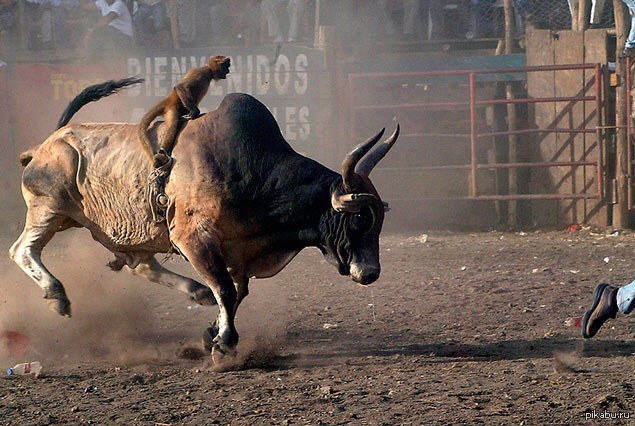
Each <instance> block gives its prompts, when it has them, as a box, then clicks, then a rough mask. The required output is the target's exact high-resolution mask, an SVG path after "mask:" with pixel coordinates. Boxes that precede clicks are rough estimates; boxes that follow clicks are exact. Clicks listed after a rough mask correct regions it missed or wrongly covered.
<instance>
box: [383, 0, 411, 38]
mask: <svg viewBox="0 0 635 426" xmlns="http://www.w3.org/2000/svg"><path fill="white" fill-rule="evenodd" d="M392 3H393V1H392V0H377V7H378V8H379V17H380V20H381V22H380V24H381V25H383V26H384V30H385V32H386V35H387V36H388V37H394V36H395V32H396V31H395V22H394V19H393V14H392ZM401 3H402V4H401V9H402V12H403V25H401V32H402V34H403V38H404V39H415V38H416V32H415V31H416V27H417V25H420V24H421V7H420V6H421V4H420V1H419V0H403V1H402V2H401Z"/></svg>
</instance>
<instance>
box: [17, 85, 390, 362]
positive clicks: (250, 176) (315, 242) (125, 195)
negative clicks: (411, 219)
mask: <svg viewBox="0 0 635 426" xmlns="http://www.w3.org/2000/svg"><path fill="white" fill-rule="evenodd" d="M102 86H103V83H102V84H97V85H94V86H91V87H90V88H88V89H86V90H85V91H84V92H82V93H80V94H79V95H78V96H77V97H76V98H75V99H74V100H73V101H72V102H71V104H69V107H68V108H67V111H65V113H64V115H63V116H62V118H61V119H60V123H59V125H58V130H56V131H55V132H54V133H53V134H51V135H50V136H49V137H48V138H47V139H46V140H45V141H44V142H43V143H42V144H40V145H38V146H37V147H35V148H33V149H32V150H30V151H27V152H26V153H23V154H22V157H21V162H22V163H23V165H25V168H24V171H23V174H22V193H23V196H24V200H25V202H26V205H27V213H26V220H25V225H24V230H23V231H22V233H21V235H20V236H19V237H18V239H17V240H16V241H15V243H14V244H13V245H12V246H11V248H10V250H9V255H10V257H11V258H12V259H13V260H14V261H15V263H16V264H17V265H18V266H19V267H20V268H21V269H22V270H23V271H24V272H25V273H26V274H27V275H28V276H29V277H30V278H31V279H32V280H33V281H35V282H36V283H37V284H38V285H39V286H40V287H41V288H42V290H43V293H44V299H46V300H47V302H48V306H49V308H50V309H52V310H53V311H55V312H57V313H58V314H60V315H63V316H64V315H65V316H68V317H70V316H71V303H70V301H69V299H68V297H67V295H66V292H65V290H64V286H63V285H62V283H61V282H60V281H59V280H58V279H57V278H55V276H53V275H52V274H51V273H50V272H49V271H48V270H47V268H46V267H45V266H44V264H43V263H42V261H41V252H42V250H43V248H44V247H45V245H46V244H47V243H48V242H49V241H50V240H51V238H52V237H53V236H54V235H55V234H56V233H57V232H60V231H63V230H66V229H69V228H72V227H80V228H81V227H83V228H86V229H88V231H89V232H90V233H91V235H92V237H93V239H95V240H96V241H97V242H99V243H100V244H102V245H103V246H104V247H105V248H106V249H108V250H109V251H110V252H112V253H113V254H114V257H115V259H114V260H113V261H111V262H110V263H109V266H110V267H111V268H112V269H113V270H121V269H122V268H123V267H124V266H125V267H126V268H127V269H129V270H130V271H131V272H132V273H133V274H134V275H138V276H142V277H145V278H146V279H148V280H150V281H152V282H155V283H158V284H162V285H165V286H168V287H171V288H175V289H177V290H180V291H182V292H184V293H186V294H187V295H188V296H189V297H190V298H191V299H192V300H194V301H195V302H196V303H199V304H201V305H216V304H217V305H218V315H217V317H216V320H215V322H213V325H212V326H211V327H209V328H208V329H207V330H206V331H205V333H204V342H205V343H204V346H205V349H206V350H207V351H208V352H211V356H212V360H213V361H215V362H218V361H220V360H221V359H222V358H223V357H224V356H231V355H233V354H235V348H236V345H237V343H238V333H237V331H236V328H235V325H234V318H235V315H236V311H237V309H238V307H239V305H240V303H241V301H242V300H243V299H244V298H245V297H246V296H247V295H248V293H249V289H248V284H249V279H250V278H267V277H271V276H273V275H275V274H277V273H278V272H279V271H280V270H282V269H283V268H284V267H285V266H286V265H287V264H288V263H289V262H290V261H291V259H293V258H294V256H296V254H297V253H298V252H300V250H302V249H303V248H305V247H317V248H318V249H319V250H321V252H322V253H323V255H324V256H325V258H326V259H327V260H328V262H330V263H332V264H333V265H335V266H336V267H337V270H338V272H339V273H340V274H342V275H348V276H350V277H351V278H352V280H353V281H355V282H357V283H359V284H363V285H367V284H370V283H372V282H374V281H376V280H377V279H378V278H379V274H380V262H379V235H380V231H381V228H382V223H383V220H384V210H385V204H384V203H383V202H382V200H381V198H380V196H379V194H378V193H377V190H376V189H375V187H374V186H373V184H372V182H371V180H370V179H369V174H370V172H371V171H372V170H373V168H374V167H375V165H376V164H377V163H378V162H379V161H380V160H381V159H382V158H383V157H384V156H385V155H386V153H387V152H388V151H389V150H390V148H391V147H392V146H393V144H394V143H395V141H396V140H397V138H398V135H399V125H397V127H396V129H395V131H394V133H393V134H392V135H391V136H390V137H388V138H386V139H385V140H384V141H383V142H381V143H379V144H378V142H379V140H380V139H382V137H383V133H384V130H381V131H380V132H378V133H377V134H376V135H374V136H373V137H371V138H369V139H368V140H367V141H366V142H364V143H362V144H360V145H358V146H357V147H355V148H354V149H353V150H352V151H351V152H350V153H349V154H348V155H346V157H345V159H344V161H343V163H342V173H341V175H340V174H338V173H336V172H335V171H332V170H330V169H328V168H327V167H325V166H323V165H321V164H320V163H318V162H316V161H314V160H312V159H310V158H307V157H305V156H303V155H300V154H299V153H297V152H296V151H294V150H293V149H292V148H291V146H290V145H289V144H288V143H287V142H286V141H285V139H284V137H283V136H282V134H281V132H280V128H279V126H278V124H277V122H276V120H275V118H274V117H273V115H272V114H271V113H270V111H269V110H268V109H267V108H266V107H265V106H264V105H263V104H262V103H261V102H259V101H258V100H256V99H255V98H254V97H252V96H250V95H247V94H241V93H234V94H229V95H227V96H225V97H224V98H223V100H222V101H221V103H220V105H219V107H218V108H217V109H216V110H214V111H211V112H209V113H207V114H205V115H202V116H201V117H199V118H197V119H196V120H192V121H189V122H187V124H185V125H184V127H183V129H182V131H181V132H180V134H179V137H178V144H177V145H176V148H175V149H174V152H173V157H174V163H173V168H172V171H171V174H170V176H169V179H168V180H167V183H166V185H165V194H166V195H167V196H168V198H169V200H170V202H169V205H168V207H167V211H166V220H165V221H162V222H156V221H153V220H152V208H151V206H150V204H151V203H150V202H149V201H148V198H147V196H146V191H145V190H144V188H146V187H147V179H148V176H149V175H150V174H151V173H152V171H153V170H152V168H151V164H150V162H149V161H148V160H147V157H146V155H145V153H144V152H143V149H142V146H141V143H140V142H139V139H138V137H137V134H138V126H137V125H136V124H130V123H83V124H71V125H67V124H68V122H69V121H70V119H71V117H72V115H73V114H74V113H75V112H76V111H77V110H79V108H81V107H82V106H83V105H84V104H86V103H88V102H90V101H93V100H96V99H98V98H99V97H102V96H105V95H106V94H104V93H102V92H103V90H102V89H103V87H102ZM92 89H95V90H102V92H99V93H100V94H98V95H95V93H94V90H92ZM91 91H92V93H91ZM69 109H71V111H70V112H69ZM162 130H163V123H155V125H154V126H153V127H152V129H151V131H150V133H151V136H152V138H153V140H154V143H156V139H157V137H158V136H160V135H161V132H162ZM172 251H176V252H177V253H179V254H180V255H182V256H183V257H184V258H185V259H186V260H187V261H188V262H189V263H190V264H191V265H192V267H193V268H194V270H195V271H196V272H197V274H198V275H199V276H200V277H201V278H202V283H201V282H199V281H196V280H194V279H191V278H189V277H185V276H183V275H180V274H177V273H175V272H172V271H170V270H168V269H166V268H165V267H164V266H163V265H162V264H161V263H159V261H157V260H156V259H155V255H156V254H158V253H169V252H172Z"/></svg>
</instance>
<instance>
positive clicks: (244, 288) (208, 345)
mask: <svg viewBox="0 0 635 426" xmlns="http://www.w3.org/2000/svg"><path fill="white" fill-rule="evenodd" d="M232 278H233V280H234V286H235V287H236V302H235V303H234V317H235V316H236V312H237V311H238V306H240V303H241V302H242V301H243V300H244V299H245V297H247V295H249V278H247V277H246V276H244V275H242V276H238V277H236V276H232ZM216 336H218V323H216V322H215V323H214V324H212V326H211V327H208V328H207V330H205V333H203V348H204V349H205V350H206V351H207V352H212V349H213V347H214V339H215V338H216Z"/></svg>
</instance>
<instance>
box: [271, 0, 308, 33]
mask: <svg viewBox="0 0 635 426" xmlns="http://www.w3.org/2000/svg"><path fill="white" fill-rule="evenodd" d="M282 1H283V0H262V3H261V4H260V7H261V9H262V15H263V17H264V18H265V21H266V23H267V32H268V34H269V38H270V39H271V40H272V41H273V42H274V43H282V42H283V41H284V36H283V35H282V30H281V29H280V22H279V21H278V6H280V4H281V3H282ZM305 3H306V1H305V0H289V1H288V3H287V14H288V16H289V31H288V38H287V41H288V42H289V43H295V42H296V41H298V29H299V21H300V17H301V15H302V12H303V11H304V6H305Z"/></svg>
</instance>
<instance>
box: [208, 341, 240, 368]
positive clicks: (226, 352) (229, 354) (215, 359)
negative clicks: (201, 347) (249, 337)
mask: <svg viewBox="0 0 635 426" xmlns="http://www.w3.org/2000/svg"><path fill="white" fill-rule="evenodd" d="M235 358H236V348H234V347H229V346H227V345H224V344H222V343H215V344H214V346H213V347H212V363H213V364H214V365H218V366H219V365H221V364H226V363H228V362H230V363H231V361H233V360H234V359H235Z"/></svg>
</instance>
